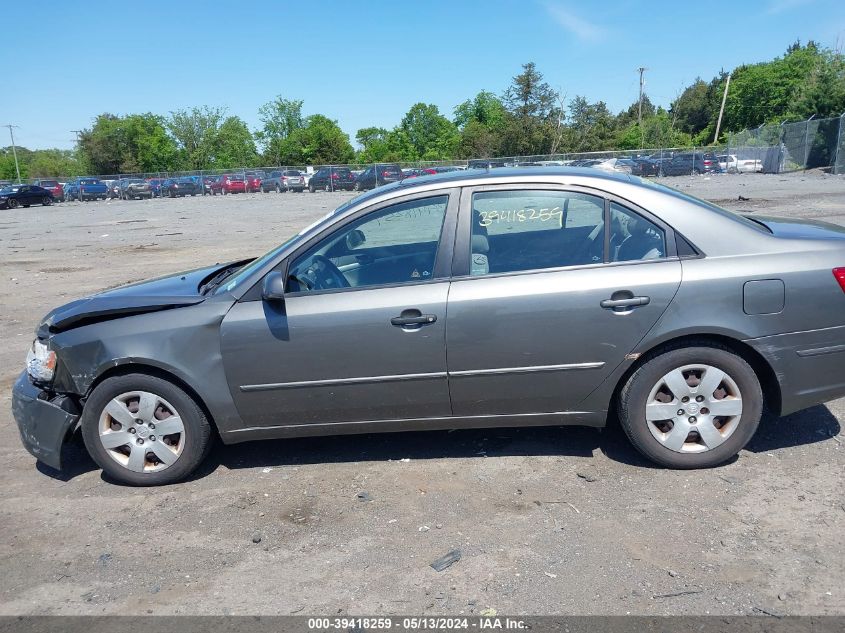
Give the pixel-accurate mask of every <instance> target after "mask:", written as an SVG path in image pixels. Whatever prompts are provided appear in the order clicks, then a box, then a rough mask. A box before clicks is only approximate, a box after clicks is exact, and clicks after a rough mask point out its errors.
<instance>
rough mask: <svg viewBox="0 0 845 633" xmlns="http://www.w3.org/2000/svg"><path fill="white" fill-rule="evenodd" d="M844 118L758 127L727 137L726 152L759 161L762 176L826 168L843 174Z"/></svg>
mask: <svg viewBox="0 0 845 633" xmlns="http://www.w3.org/2000/svg"><path fill="white" fill-rule="evenodd" d="M843 138H845V114H843V115H842V116H840V117H833V118H827V119H816V118H815V117H811V118H810V119H807V120H806V121H796V122H791V123H788V122H784V123H781V124H780V125H761V126H760V127H758V128H754V129H750V130H743V131H742V132H738V133H736V134H731V135H729V137H728V152H729V153H733V154H734V155H736V156H737V157H741V158H747V159H754V160H759V161H760V162H761V165H762V170H761V171H763V172H765V173H781V172H788V171H801V170H805V169H816V168H825V167H827V168H830V169H831V172H832V173H834V174H842V173H845V146H844V145H845V141H843Z"/></svg>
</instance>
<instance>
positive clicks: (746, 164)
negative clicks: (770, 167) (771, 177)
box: [716, 154, 763, 174]
mask: <svg viewBox="0 0 845 633" xmlns="http://www.w3.org/2000/svg"><path fill="white" fill-rule="evenodd" d="M716 160H717V161H718V162H719V169H721V170H722V171H725V172H728V173H729V174H745V173H755V172H759V171H763V161H761V160H759V159H755V158H737V156H736V155H735V154H722V155H721V156H717V157H716Z"/></svg>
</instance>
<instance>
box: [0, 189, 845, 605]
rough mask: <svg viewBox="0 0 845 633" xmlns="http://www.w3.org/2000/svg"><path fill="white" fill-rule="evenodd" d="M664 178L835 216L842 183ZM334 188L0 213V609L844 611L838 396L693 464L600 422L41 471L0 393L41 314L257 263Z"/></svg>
mask: <svg viewBox="0 0 845 633" xmlns="http://www.w3.org/2000/svg"><path fill="white" fill-rule="evenodd" d="M667 180H668V181H669V182H670V184H672V185H673V186H677V187H679V188H681V189H683V190H684V191H688V192H691V193H694V194H696V195H700V196H703V197H706V198H708V199H711V200H715V201H719V202H720V203H722V204H724V205H725V206H729V207H731V208H744V209H750V210H753V211H755V212H757V213H762V212H764V211H765V212H770V213H772V214H788V215H799V216H804V217H812V218H824V219H826V220H828V221H831V222H837V223H840V224H845V178H843V177H835V176H826V175H824V174H817V173H811V174H793V175H748V174H746V175H737V176H713V177H709V178H708V177H700V176H699V177H689V178H676V179H667ZM350 195H351V194H340V193H336V194H328V193H322V194H308V193H305V194H281V195H279V194H265V195H262V194H249V195H240V196H227V197H225V198H221V197H214V198H188V199H181V200H156V201H137V202H118V201H115V202H110V203H104V202H99V203H85V204H81V203H68V204H61V205H57V206H55V207H52V208H43V209H42V208H33V209H21V210H17V211H14V212H10V211H0V296H2V298H3V299H2V302H3V309H2V311H0V462H2V464H3V467H2V469H0V526H2V537H0V569H2V575H0V614H123V615H127V614H145V613H154V614H177V613H179V614H186V613H190V614H199V613H203V614H242V613H261V614H291V613H296V614H301V615H305V614H324V615H332V614H337V613H349V614H364V613H369V614H375V613H384V614H409V613H417V614H419V613H426V614H458V613H464V614H478V613H479V612H481V611H482V610H484V609H487V608H494V609H496V610H497V611H498V612H499V613H513V614H626V613H633V614H681V613H683V614H705V613H711V614H758V615H759V614H774V615H780V614H845V494H843V483H845V481H844V480H845V478H844V477H843V473H845V446H843V440H845V437H843V435H842V434H841V429H842V424H843V420H845V400H839V401H836V402H832V403H830V404H829V405H828V406H819V407H815V408H813V409H810V410H808V411H804V412H802V413H799V414H796V415H792V416H790V417H788V418H785V419H782V420H765V421H764V423H763V424H762V426H761V429H760V431H759V432H758V434H757V436H756V437H755V438H754V440H753V441H752V442H751V444H750V446H749V448H748V450H746V451H744V452H743V453H742V454H741V455H740V457H739V459H738V460H736V461H734V462H733V463H730V464H728V465H726V466H723V467H721V468H717V469H713V470H708V471H699V472H673V471H666V470H662V469H659V468H654V467H651V466H650V465H648V464H647V463H645V462H644V461H643V460H642V459H641V458H640V457H639V456H638V455H637V454H636V453H635V452H634V451H633V450H632V449H631V448H629V446H628V444H627V442H626V440H625V438H624V436H623V435H622V433H621V432H620V431H619V430H618V429H617V428H616V427H615V426H611V427H610V428H609V429H607V430H604V431H597V430H591V429H577V428H562V429H561V428H550V429H528V430H518V429H514V430H510V429H505V430H501V429H497V430H491V431H457V432H452V433H445V432H431V433H413V434H412V433H404V434H393V435H391V434H387V435H376V436H359V437H339V438H318V439H302V440H287V441H274V442H264V443H256V444H242V445H238V446H234V447H223V446H217V447H216V448H215V450H214V451H213V453H212V455H211V458H210V459H209V460H208V462H207V464H206V465H205V466H204V468H203V469H202V470H201V472H200V473H198V475H197V476H196V477H195V478H193V479H192V480H191V481H188V482H187V483H183V484H180V485H176V486H170V487H166V488H160V489H132V488H126V487H121V486H118V485H114V484H112V483H109V482H107V481H104V480H103V479H102V478H101V476H100V472H99V470H98V469H97V468H96V467H95V465H94V464H93V462H92V461H91V460H90V458H88V456H87V455H86V454H85V452H84V449H83V448H82V447H81V443H77V444H71V445H69V446H68V452H67V455H66V465H67V467H68V470H67V471H66V472H61V473H59V472H54V471H52V470H50V469H49V468H47V467H44V466H40V465H36V462H35V460H34V459H33V458H32V457H31V456H30V455H29V454H28V453H27V452H26V451H24V450H23V448H21V445H20V441H19V438H18V435H17V430H16V428H15V426H14V423H13V421H12V418H11V414H10V388H11V385H12V383H13V380H14V379H15V377H16V375H17V374H18V372H19V371H20V369H21V368H22V365H23V358H24V354H25V352H26V348H27V346H28V344H29V343H30V341H31V339H32V335H33V329H34V327H35V325H36V323H37V321H38V319H39V318H40V317H41V316H42V315H43V314H44V313H45V312H46V311H47V310H48V309H49V308H51V307H53V306H55V305H56V304H59V303H62V302H65V301H67V300H70V299H71V298H74V297H78V296H82V295H84V294H88V293H91V292H95V291H97V290H100V289H103V288H106V287H109V286H113V285H116V284H120V283H124V282H129V281H135V280H139V279H142V278H145V277H151V276H154V275H158V274H163V273H167V272H173V271H177V270H181V269H186V268H191V267H194V266H197V265H200V264H204V263H208V262H214V261H225V260H231V259H236V258H240V257H243V256H245V255H250V254H259V253H260V252H262V251H264V250H266V249H268V248H269V247H271V246H273V245H275V244H277V243H278V242H280V241H281V240H283V239H284V238H285V237H286V236H288V235H290V234H291V233H293V232H294V231H295V230H298V229H300V228H301V227H303V226H305V225H306V224H308V223H310V222H311V221H312V220H314V219H315V218H316V217H318V216H320V215H322V214H324V213H326V212H327V211H329V210H330V209H332V208H334V207H335V206H337V205H338V204H339V203H340V202H342V201H344V200H346V199H348V198H349V197H350ZM739 196H743V197H745V198H750V200H748V201H739V200H738V197H739ZM359 493H362V496H364V497H365V500H362V499H360V498H359ZM363 493H366V495H363ZM259 539H260V542H258V543H256V542H254V541H256V540H259ZM454 548H460V549H461V550H462V553H463V557H462V559H461V560H460V561H459V562H457V563H456V564H454V565H453V566H452V567H450V568H448V569H447V570H445V571H443V572H440V573H438V572H435V571H434V570H433V569H432V568H431V567H429V563H430V562H431V561H433V560H434V559H436V558H438V557H439V556H441V555H443V554H445V553H446V552H448V551H449V550H452V549H454Z"/></svg>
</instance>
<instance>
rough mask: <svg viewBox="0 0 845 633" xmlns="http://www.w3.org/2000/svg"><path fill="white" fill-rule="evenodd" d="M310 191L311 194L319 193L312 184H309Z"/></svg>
mask: <svg viewBox="0 0 845 633" xmlns="http://www.w3.org/2000/svg"><path fill="white" fill-rule="evenodd" d="M308 191H310V192H311V193H317V189H316V188H315V187H314V185H312V184H310V183H309V184H308Z"/></svg>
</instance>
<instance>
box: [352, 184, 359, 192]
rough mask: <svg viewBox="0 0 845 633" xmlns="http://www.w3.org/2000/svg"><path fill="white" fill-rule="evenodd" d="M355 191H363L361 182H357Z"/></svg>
mask: <svg viewBox="0 0 845 633" xmlns="http://www.w3.org/2000/svg"><path fill="white" fill-rule="evenodd" d="M352 190H353V191H361V183H360V182H356V183H355V185H354V186H353V187H352Z"/></svg>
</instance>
